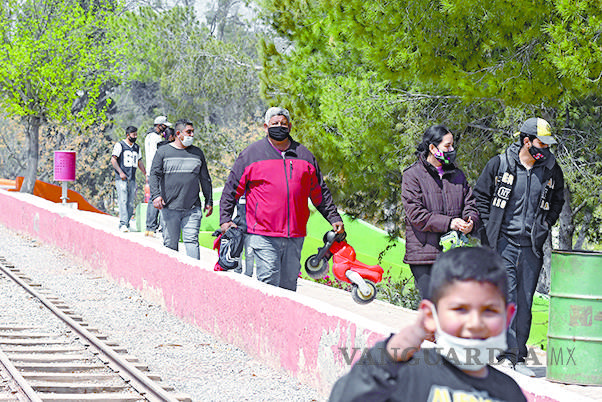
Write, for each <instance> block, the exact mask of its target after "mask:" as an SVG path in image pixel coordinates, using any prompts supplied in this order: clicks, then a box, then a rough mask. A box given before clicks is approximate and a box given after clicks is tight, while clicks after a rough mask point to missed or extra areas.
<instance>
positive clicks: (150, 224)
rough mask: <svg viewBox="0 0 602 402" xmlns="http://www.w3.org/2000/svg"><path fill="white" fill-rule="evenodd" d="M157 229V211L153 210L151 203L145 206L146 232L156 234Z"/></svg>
mask: <svg viewBox="0 0 602 402" xmlns="http://www.w3.org/2000/svg"><path fill="white" fill-rule="evenodd" d="M158 227H159V210H158V209H157V208H155V206H154V205H153V202H152V201H149V202H148V204H147V205H146V230H147V231H150V232H156V231H157V228H158Z"/></svg>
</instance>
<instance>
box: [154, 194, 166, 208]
mask: <svg viewBox="0 0 602 402" xmlns="http://www.w3.org/2000/svg"><path fill="white" fill-rule="evenodd" d="M164 205H165V201H163V197H161V196H158V197H157V198H155V199H154V200H153V206H154V207H155V208H157V209H163V206H164Z"/></svg>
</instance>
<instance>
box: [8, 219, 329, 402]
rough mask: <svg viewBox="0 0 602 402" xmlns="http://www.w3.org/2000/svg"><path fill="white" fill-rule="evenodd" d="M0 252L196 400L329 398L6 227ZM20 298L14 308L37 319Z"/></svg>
mask: <svg viewBox="0 0 602 402" xmlns="http://www.w3.org/2000/svg"><path fill="white" fill-rule="evenodd" d="M0 255H1V256H3V257H4V258H6V260H7V261H8V262H10V263H12V264H14V265H15V266H16V267H17V268H19V269H20V270H21V271H22V272H23V273H24V274H25V275H27V276H29V277H30V278H31V279H33V280H34V281H37V282H39V283H40V284H42V286H43V287H44V288H45V289H48V290H50V291H51V292H52V293H53V294H54V295H56V296H57V297H60V298H61V299H62V300H63V301H65V302H66V303H67V304H68V305H69V306H70V307H71V308H72V309H73V310H74V311H75V313H77V314H79V315H81V316H82V317H83V318H84V320H85V321H87V322H88V323H90V325H91V326H93V327H96V328H98V329H99V330H100V331H101V332H102V333H103V334H105V335H108V336H109V338H110V339H111V340H113V341H117V342H119V343H120V344H121V345H122V346H123V347H125V348H127V349H128V351H129V353H130V354H132V355H134V356H136V357H138V358H139V359H140V360H141V361H142V362H143V363H145V364H147V365H148V366H149V368H150V371H151V372H152V373H153V374H157V375H159V376H160V377H161V379H162V380H163V381H164V382H165V383H167V384H169V385H171V386H173V387H174V388H175V389H176V390H177V391H178V392H181V393H185V394H188V395H190V397H191V398H192V400H193V401H323V400H325V397H324V396H321V395H320V394H319V393H318V392H317V391H316V390H315V389H312V388H310V387H308V386H307V385H304V384H302V383H300V382H299V381H297V380H296V379H295V378H293V377H292V376H290V375H289V374H287V373H286V372H284V371H280V370H276V369H273V368H270V367H268V366H267V365H265V364H263V363H261V362H259V361H257V360H254V359H253V358H251V357H250V356H248V355H247V354H246V353H245V352H244V351H243V350H241V349H239V348H237V347H236V346H233V345H230V344H227V343H223V342H221V341H219V340H218V339H216V338H215V337H213V336H212V335H210V334H208V333H206V332H204V331H202V330H201V329H199V328H198V327H195V326H193V325H191V324H189V323H187V322H184V321H182V320H181V319H179V318H178V317H176V316H175V315H173V314H171V313H169V312H167V311H165V310H164V309H163V308H162V307H161V306H159V305H157V304H154V303H152V302H149V301H148V300H145V299H143V298H142V296H141V295H140V294H139V293H138V292H137V291H135V290H133V289H130V288H126V287H124V286H120V285H119V284H118V283H117V282H115V281H113V280H112V279H110V278H107V277H105V276H103V275H102V274H101V273H100V272H99V271H97V270H94V269H93V268H92V267H90V266H89V265H87V264H86V263H85V262H84V261H81V259H78V258H76V257H74V256H72V255H70V254H66V253H65V252H63V251H62V250H60V249H59V248H56V247H53V246H50V245H47V244H44V243H41V242H39V241H37V240H35V239H33V238H31V237H29V236H28V235H23V234H20V233H16V232H14V231H12V230H10V229H7V228H6V227H5V226H3V225H0ZM132 258H136V256H135V255H133V256H132ZM15 300H16V299H13V300H12V301H11V305H12V306H13V307H12V308H14V309H15V311H22V314H24V315H26V314H35V312H32V311H30V310H21V309H20V307H19V305H18V301H15Z"/></svg>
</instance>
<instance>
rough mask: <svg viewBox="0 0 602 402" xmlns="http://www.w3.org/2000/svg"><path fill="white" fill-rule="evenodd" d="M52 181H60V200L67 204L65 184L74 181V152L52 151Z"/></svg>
mask: <svg viewBox="0 0 602 402" xmlns="http://www.w3.org/2000/svg"><path fill="white" fill-rule="evenodd" d="M54 181H60V182H62V183H61V187H62V188H63V193H62V196H61V200H63V204H66V203H67V182H69V181H75V151H54Z"/></svg>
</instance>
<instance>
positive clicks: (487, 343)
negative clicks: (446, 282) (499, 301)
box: [432, 306, 508, 371]
mask: <svg viewBox="0 0 602 402" xmlns="http://www.w3.org/2000/svg"><path fill="white" fill-rule="evenodd" d="M432 311H433V318H434V319H435V324H436V325H437V330H436V331H435V338H436V339H437V347H436V350H437V352H438V353H439V354H440V355H441V356H443V357H445V358H446V359H447V360H449V361H450V362H451V363H453V364H454V365H455V366H457V367H458V368H460V369H461V370H468V371H477V370H480V369H481V368H483V367H485V365H486V364H487V363H490V362H495V361H496V359H495V358H496V356H497V355H499V354H500V353H502V352H503V351H504V350H506V348H507V347H508V344H507V343H506V331H505V330H504V331H502V332H501V333H500V334H499V335H496V336H492V337H489V338H487V339H467V338H458V337H456V336H452V335H450V334H448V333H446V332H443V330H442V329H441V326H440V324H439V318H438V317H437V312H436V311H435V307H434V306H433V308H432Z"/></svg>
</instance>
